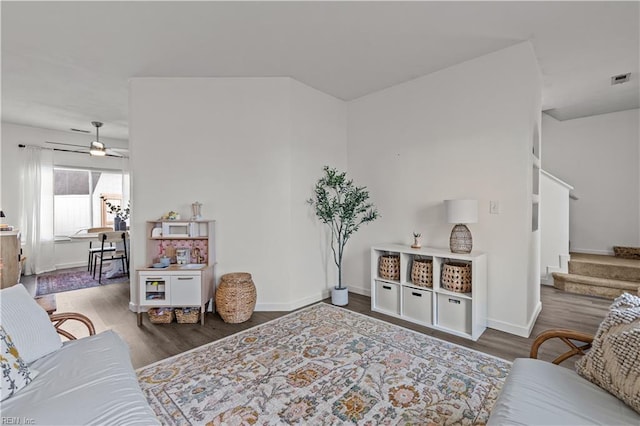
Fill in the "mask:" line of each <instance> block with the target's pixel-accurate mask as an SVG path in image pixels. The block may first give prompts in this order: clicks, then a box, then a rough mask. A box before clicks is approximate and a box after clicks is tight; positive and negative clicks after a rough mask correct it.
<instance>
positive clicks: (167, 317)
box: [147, 308, 175, 324]
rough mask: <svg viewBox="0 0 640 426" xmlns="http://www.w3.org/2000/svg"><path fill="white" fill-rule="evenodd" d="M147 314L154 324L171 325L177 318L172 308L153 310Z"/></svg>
mask: <svg viewBox="0 0 640 426" xmlns="http://www.w3.org/2000/svg"><path fill="white" fill-rule="evenodd" d="M147 314H148V315H149V321H151V322H152V323H153V324H170V323H172V322H173V320H174V318H175V316H174V314H173V309H171V308H151V309H149V310H148V311H147Z"/></svg>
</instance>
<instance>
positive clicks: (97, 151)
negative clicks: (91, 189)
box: [46, 121, 129, 157]
mask: <svg viewBox="0 0 640 426" xmlns="http://www.w3.org/2000/svg"><path fill="white" fill-rule="evenodd" d="M91 124H92V125H93V127H95V128H96V140H95V141H93V142H91V144H90V145H89V146H88V147H87V146H84V145H76V144H72V143H64V142H50V141H46V143H48V144H52V145H66V146H75V147H78V148H83V150H82V151H76V152H88V153H89V154H91V155H93V156H99V157H104V156H107V157H126V155H125V153H128V152H129V150H128V149H126V148H107V147H106V146H105V145H104V143H102V142H100V127H102V124H103V123H101V122H100V121H92V122H91ZM86 149H88V151H85V150H86Z"/></svg>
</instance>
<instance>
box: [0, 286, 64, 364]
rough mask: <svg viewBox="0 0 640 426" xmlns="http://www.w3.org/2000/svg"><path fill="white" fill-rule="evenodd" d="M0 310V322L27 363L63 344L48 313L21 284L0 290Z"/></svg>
mask: <svg viewBox="0 0 640 426" xmlns="http://www.w3.org/2000/svg"><path fill="white" fill-rule="evenodd" d="M0 312H1V314H0V324H1V325H2V327H3V328H4V329H5V331H6V332H7V334H9V336H11V340H13V343H14V344H15V345H16V347H18V348H19V349H20V356H21V357H22V359H23V360H24V361H25V362H26V363H27V364H30V363H32V362H33V361H35V360H37V359H39V358H41V357H43V356H45V355H47V354H50V353H51V352H54V351H56V350H58V349H60V348H61V347H62V341H61V340H60V336H59V335H58V333H57V332H56V329H55V327H54V326H53V324H52V323H51V321H50V320H49V315H47V312H46V311H45V310H44V309H42V307H40V305H38V303H37V302H36V301H35V300H34V299H33V297H31V295H30V294H29V292H28V291H27V289H26V288H24V286H23V285H22V284H16V285H14V286H13V287H9V288H5V289H2V290H0Z"/></svg>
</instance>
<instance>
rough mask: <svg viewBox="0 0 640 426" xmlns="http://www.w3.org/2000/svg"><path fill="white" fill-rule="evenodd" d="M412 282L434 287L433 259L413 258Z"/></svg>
mask: <svg viewBox="0 0 640 426" xmlns="http://www.w3.org/2000/svg"><path fill="white" fill-rule="evenodd" d="M411 282H412V283H413V284H414V285H417V286H419V287H433V262H432V261H431V259H413V265H411Z"/></svg>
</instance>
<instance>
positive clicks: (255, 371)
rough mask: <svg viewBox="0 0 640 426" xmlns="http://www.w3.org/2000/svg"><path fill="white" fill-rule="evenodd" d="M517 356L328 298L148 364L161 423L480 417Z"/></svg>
mask: <svg viewBox="0 0 640 426" xmlns="http://www.w3.org/2000/svg"><path fill="white" fill-rule="evenodd" d="M510 366H511V364H510V363H509V362H507V361H504V360H501V359H498V358H494V357H492V356H489V355H485V354H482V353H479V352H475V351H472V350H470V349H466V348H463V347H461V346H457V345H454V344H452V343H447V342H444V341H441V340H438V339H434V338H432V337H428V336H426V335H423V334H419V333H416V332H413V331H411V330H407V329H405V328H401V327H398V326H395V325H393V324H389V323H386V322H384V321H379V320H376V319H373V318H370V317H367V316H364V315H361V314H356V313H353V312H350V311H347V310H345V309H342V308H338V307H334V306H331V305H327V304H324V303H320V304H317V305H313V306H311V307H309V308H306V309H303V310H301V311H297V312H294V313H292V314H289V315H287V316H284V317H281V318H279V319H276V320H273V321H270V322H269V323H266V324H263V325H260V326H257V327H254V328H252V329H249V330H246V331H243V332H241V333H238V334H234V335H232V336H229V337H227V338H225V339H222V340H219V341H216V342H212V343H209V344H207V345H204V346H201V347H199V348H196V349H194V350H192V351H189V352H185V353H183V354H179V355H176V356H175V357H172V358H167V359H165V360H162V361H159V362H157V363H155V364H152V365H149V366H147V367H143V368H141V369H139V370H138V371H137V373H138V380H139V382H140V386H141V387H142V390H143V391H144V393H145V395H146V397H147V399H148V401H149V403H150V404H151V406H152V408H153V410H154V411H155V413H156V414H157V416H158V418H159V419H160V421H161V422H162V423H163V424H174V425H187V424H193V425H222V424H228V425H239V424H282V423H302V424H314V425H322V424H342V423H352V422H353V423H360V424H397V423H411V424H423V425H425V424H438V425H443V424H483V423H486V421H487V419H488V417H489V413H490V411H491V408H492V407H493V404H494V402H495V400H496V398H497V395H498V393H499V390H500V388H501V387H502V384H503V381H504V379H505V377H506V376H507V373H508V372H509V369H510Z"/></svg>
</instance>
